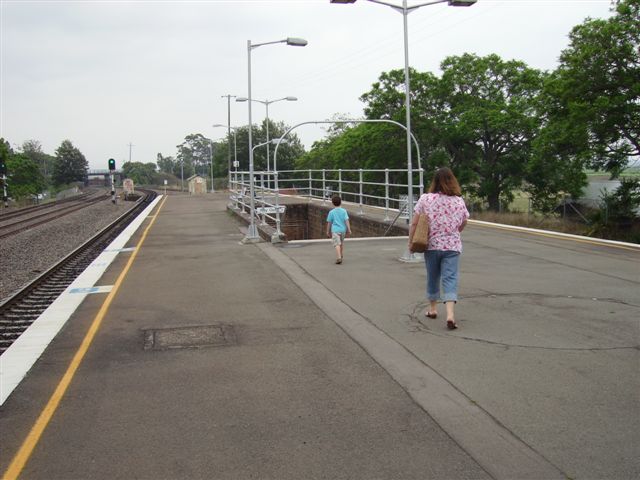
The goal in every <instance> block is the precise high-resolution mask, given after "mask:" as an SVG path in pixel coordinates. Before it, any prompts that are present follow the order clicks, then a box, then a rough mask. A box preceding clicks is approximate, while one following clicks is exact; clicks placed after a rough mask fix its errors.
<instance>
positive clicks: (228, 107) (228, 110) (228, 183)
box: [220, 95, 236, 188]
mask: <svg viewBox="0 0 640 480" xmlns="http://www.w3.org/2000/svg"><path fill="white" fill-rule="evenodd" d="M220 97H221V98H226V99H227V136H229V137H230V136H231V99H232V98H236V96H235V95H221V96H220ZM227 153H228V159H229V164H228V166H227V188H230V187H231V145H229V148H228V149H227Z"/></svg>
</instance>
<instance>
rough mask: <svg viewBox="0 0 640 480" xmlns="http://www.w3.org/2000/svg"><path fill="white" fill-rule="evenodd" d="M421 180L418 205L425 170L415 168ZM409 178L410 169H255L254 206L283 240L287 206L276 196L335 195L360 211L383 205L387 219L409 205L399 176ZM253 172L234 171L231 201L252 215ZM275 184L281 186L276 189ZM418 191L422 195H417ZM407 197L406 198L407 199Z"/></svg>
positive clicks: (327, 197) (416, 186)
mask: <svg viewBox="0 0 640 480" xmlns="http://www.w3.org/2000/svg"><path fill="white" fill-rule="evenodd" d="M412 173H413V174H414V175H417V176H418V178H419V180H418V182H417V184H416V183H414V184H413V186H412V187H413V188H414V195H413V199H414V204H415V202H416V201H417V200H418V198H419V197H420V195H422V193H423V192H424V187H423V184H424V170H423V169H422V168H419V169H415V170H413V172H412ZM399 178H405V179H407V178H408V175H407V170H406V169H389V168H386V169H377V170H364V169H338V170H328V169H321V170H319V169H311V170H281V171H278V172H264V171H262V172H261V171H258V172H256V171H254V195H255V198H254V209H255V215H256V220H259V221H260V224H261V225H266V224H267V220H270V221H271V222H272V223H273V224H274V225H275V228H276V233H275V235H274V236H277V238H278V239H279V238H280V237H281V235H282V232H281V230H280V215H281V214H282V213H284V210H285V206H284V205H281V204H279V202H277V199H276V195H277V194H279V195H286V194H289V195H294V196H299V197H303V198H307V199H308V201H311V200H312V199H318V200H321V201H322V203H325V202H327V201H330V200H331V197H332V196H333V195H335V194H337V195H340V197H341V198H342V200H344V201H345V202H349V203H352V204H356V205H358V206H359V211H358V213H359V214H360V215H362V214H363V213H364V211H363V207H364V206H375V207H379V208H383V209H384V212H385V217H384V220H385V221H390V219H391V218H390V214H389V212H390V211H393V212H394V215H396V216H397V214H398V212H400V211H401V210H405V209H406V207H407V191H408V188H409V187H408V185H407V183H399V182H398V180H397V179H399ZM249 179H250V177H249V172H245V171H239V172H232V180H231V196H230V200H231V202H232V204H233V205H234V207H235V208H236V209H242V210H244V211H246V212H248V213H249V214H251V198H250V193H249V192H250V188H249V187H250V181H249ZM274 185H278V191H277V192H276V190H275V188H273V186H274ZM415 193H417V194H418V195H415ZM403 197H404V198H403Z"/></svg>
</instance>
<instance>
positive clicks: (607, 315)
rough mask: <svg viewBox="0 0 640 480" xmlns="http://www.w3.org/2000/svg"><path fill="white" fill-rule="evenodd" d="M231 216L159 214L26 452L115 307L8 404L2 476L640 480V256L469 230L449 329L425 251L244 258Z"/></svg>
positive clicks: (391, 246)
mask: <svg viewBox="0 0 640 480" xmlns="http://www.w3.org/2000/svg"><path fill="white" fill-rule="evenodd" d="M225 206H226V198H225V197H224V196H223V194H215V195H207V196H204V197H189V196H186V195H171V196H169V197H168V198H167V200H166V202H164V203H161V206H160V208H159V213H158V214H157V218H155V223H154V224H153V225H152V226H151V228H150V229H149V231H148V235H147V237H146V238H145V239H144V243H143V244H142V246H141V248H140V250H139V252H138V254H137V257H136V258H135V259H134V261H133V263H132V265H131V267H130V269H128V270H127V268H128V267H127V266H126V264H127V260H128V258H127V254H126V253H123V254H121V258H118V259H117V260H116V261H115V262H114V263H113V264H112V266H111V267H110V268H109V270H107V272H106V273H105V275H104V278H103V279H101V281H100V284H103V285H112V284H114V283H116V279H117V278H118V276H120V275H121V274H122V272H128V273H126V276H124V280H123V282H122V284H121V286H120V287H119V289H118V290H117V292H116V293H115V295H114V297H113V301H112V303H111V305H110V306H108V309H107V310H106V313H104V320H103V322H102V324H101V325H100V327H99V330H98V331H97V334H96V337H95V339H94V341H93V343H92V344H91V345H90V347H89V348H88V350H87V353H86V355H85V357H84V358H83V359H82V362H81V363H80V365H79V368H78V370H77V372H76V374H75V377H73V379H72V381H71V383H70V386H69V388H68V390H67V391H66V393H65V394H64V396H63V397H62V398H61V401H60V403H59V405H58V406H57V408H56V409H55V411H54V412H53V414H52V416H51V419H50V421H48V422H47V423H46V425H45V428H44V429H43V433H42V435H41V436H40V437H39V438H38V439H37V440H36V441H35V442H32V444H31V445H28V446H27V447H28V448H27V450H25V445H24V444H23V442H24V440H25V438H26V437H27V434H28V433H29V431H30V430H31V428H32V426H33V425H34V423H35V421H36V419H37V418H38V416H39V415H40V413H41V412H42V411H43V409H44V408H45V405H46V404H47V402H48V401H49V397H50V396H51V394H52V392H53V391H54V389H55V387H56V385H58V383H59V382H60V379H61V377H62V375H63V374H64V372H65V371H66V369H67V367H68V365H69V363H70V362H72V361H73V360H72V358H73V356H74V355H75V354H76V351H77V350H78V347H79V345H80V343H81V342H82V339H83V338H84V336H85V334H86V332H87V330H88V329H89V325H90V324H91V323H92V321H93V320H94V318H95V317H96V315H97V314H98V313H99V311H100V309H101V307H103V302H104V300H105V297H104V295H101V294H95V295H91V296H89V297H87V299H86V300H85V302H84V303H83V304H82V305H81V307H80V308H79V309H78V310H77V311H76V313H75V314H74V316H73V317H72V318H71V319H70V321H69V322H68V324H67V325H66V327H65V328H64V329H63V330H62V332H61V333H60V334H59V335H58V337H57V338H56V339H55V340H54V342H53V343H52V344H51V345H50V346H49V348H48V349H47V350H46V351H45V353H44V355H43V356H42V357H41V359H40V360H39V361H38V362H37V363H36V365H35V366H34V368H33V369H32V370H31V372H30V374H29V376H28V377H27V378H26V379H25V381H23V383H22V384H21V385H20V386H19V387H18V388H17V389H16V390H15V391H14V393H13V394H12V395H11V396H10V397H9V399H8V400H7V402H6V403H5V404H4V405H3V406H2V407H0V431H2V450H1V452H0V468H2V471H3V472H5V471H6V469H7V467H8V466H9V464H10V463H11V462H12V461H13V460H15V455H16V452H18V451H20V452H23V453H24V452H26V454H27V455H28V458H27V459H26V461H25V463H24V468H22V469H21V470H20V472H19V473H20V475H21V477H22V478H47V479H52V478H60V479H62V478H65V479H67V478H95V479H101V478H123V479H125V478H127V479H128V478H145V479H146V478H149V479H158V478H163V479H164V478H167V479H169V478H171V479H173V478H274V479H275V478H278V479H279V478H283V479H284V478H287V479H288V478H291V479H304V478H310V479H313V478H362V479H372V478H381V479H382V478H384V479H404V478H434V479H456V478H505V479H506V478H532V479H538V478H573V479H581V478H584V479H591V478H593V479H596V478H607V479H632V478H638V477H640V460H639V459H640V433H639V432H640V369H639V367H640V347H639V344H640V302H639V300H638V299H639V298H640V297H639V295H638V291H639V289H638V286H639V284H640V262H639V260H640V253H638V252H637V251H634V250H632V249H628V250H627V249H624V248H618V247H612V246H602V245H597V242H595V243H583V242H579V241H575V240H571V239H558V238H554V237H552V236H542V235H532V234H528V233H522V232H514V231H508V230H498V229H494V228H490V227H488V226H484V225H470V226H469V227H468V228H467V229H466V230H465V232H464V234H463V243H464V248H465V251H464V253H463V257H462V260H461V289H460V302H459V303H458V305H457V307H456V314H457V315H456V316H457V320H458V322H459V324H460V325H461V328H460V329H458V330H456V331H452V332H450V331H447V330H446V329H445V328H444V318H443V315H444V309H443V308H441V309H440V315H441V316H440V317H439V318H438V319H435V320H430V319H426V318H425V317H424V315H423V311H424V307H425V300H424V290H425V269H424V265H423V264H422V263H404V262H400V261H398V258H399V257H400V256H402V254H403V252H404V250H405V247H406V245H405V244H406V239H403V238H395V239H376V240H359V239H353V240H351V241H349V240H347V243H346V246H345V260H344V263H343V264H342V265H336V264H335V263H334V262H333V255H334V253H333V249H332V247H331V245H330V243H329V242H328V241H320V242H318V241H315V242H313V241H312V242H292V243H289V244H285V245H281V246H273V245H271V244H267V243H261V244H248V245H240V244H239V241H240V240H241V239H242V234H241V231H240V228H239V224H238V223H237V222H236V220H235V219H234V218H233V217H232V216H231V215H229V214H228V213H227V212H226V211H225ZM141 235H142V232H139V233H138V234H137V235H136V236H135V237H134V238H133V239H132V240H131V242H130V246H135V245H136V244H137V242H139V241H140V239H141ZM103 310H104V308H103ZM21 446H22V447H23V448H22V449H21Z"/></svg>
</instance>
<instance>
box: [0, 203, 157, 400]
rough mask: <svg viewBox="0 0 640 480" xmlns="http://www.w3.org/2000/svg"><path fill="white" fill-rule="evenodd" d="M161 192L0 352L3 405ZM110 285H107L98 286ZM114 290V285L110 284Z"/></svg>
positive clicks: (146, 215)
mask: <svg viewBox="0 0 640 480" xmlns="http://www.w3.org/2000/svg"><path fill="white" fill-rule="evenodd" d="M161 198H162V195H158V197H156V199H155V200H154V201H153V202H151V204H150V205H149V206H148V207H147V208H145V209H144V211H143V212H142V213H141V214H140V215H138V216H137V217H136V218H135V219H134V220H133V222H131V223H130V224H129V226H127V228H125V229H124V230H123V231H122V233H120V235H118V237H117V238H116V239H115V240H113V241H112V242H111V243H110V244H109V246H108V247H107V248H106V249H105V250H104V251H103V252H102V253H101V254H100V255H98V257H97V258H96V259H95V260H94V261H93V262H92V263H91V264H90V265H89V266H88V267H87V268H86V269H85V270H84V272H82V273H81V274H80V275H79V276H78V278H76V279H75V280H74V281H73V283H72V284H71V285H69V287H67V289H66V290H65V291H64V292H62V294H60V296H59V297H58V298H57V299H56V300H55V301H54V302H53V303H52V304H51V305H49V307H48V308H47V309H46V310H45V311H44V312H42V314H41V315H40V316H39V317H38V318H37V319H36V321H35V322H33V323H32V324H31V326H30V327H29V328H28V329H27V330H25V332H24V333H23V334H22V335H20V337H18V339H17V340H16V341H15V342H13V344H12V345H11V346H10V347H9V348H8V349H7V350H5V352H4V353H3V354H2V355H0V405H2V404H4V402H5V400H6V399H7V398H8V397H9V395H10V394H11V392H13V390H14V389H15V388H16V387H17V386H18V385H19V384H20V382H21V381H22V379H23V378H24V377H25V376H26V375H27V373H28V372H29V370H30V369H31V367H32V366H33V364H34V363H35V362H36V360H38V358H39V357H40V355H42V352H44V350H45V349H46V348H47V346H48V345H49V343H51V341H52V340H53V339H54V338H55V336H56V335H57V334H58V332H59V331H60V329H61V328H62V327H63V326H64V324H65V323H66V322H67V320H69V318H70V317H71V315H72V314H73V312H75V311H76V308H78V306H79V305H80V304H81V303H82V301H83V300H84V298H85V297H86V296H87V295H88V294H90V293H95V292H88V291H78V290H87V289H92V288H93V285H95V283H96V282H97V281H98V280H99V279H100V277H102V274H103V273H104V272H105V270H106V269H107V267H108V266H109V265H110V264H111V262H113V260H114V259H115V258H116V257H117V256H118V253H120V251H121V250H122V249H123V248H124V246H125V245H126V243H127V242H128V241H129V239H130V238H131V236H132V235H133V234H134V233H135V231H136V230H137V229H138V228H139V227H140V225H142V222H143V221H144V220H145V219H146V218H147V217H148V216H149V213H150V212H151V211H152V210H153V209H154V208H155V206H156V205H157V203H158V202H159V201H160V200H161ZM96 288H107V287H96ZM108 288H109V289H110V287H108Z"/></svg>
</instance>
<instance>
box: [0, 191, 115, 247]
mask: <svg viewBox="0 0 640 480" xmlns="http://www.w3.org/2000/svg"><path fill="white" fill-rule="evenodd" d="M107 198H109V197H108V196H107V195H106V194H104V193H102V192H100V193H97V194H87V195H83V196H81V197H76V198H74V199H73V200H71V201H69V202H64V205H60V204H57V205H56V204H53V207H58V208H54V209H51V208H48V209H47V208H43V210H45V211H44V212H41V211H40V210H31V209H29V211H28V212H12V213H10V214H7V215H11V217H10V218H9V219H7V218H6V217H5V216H4V215H3V216H0V239H1V238H5V237H10V236H11V235H15V234H17V233H20V232H24V231H25V230H29V229H31V228H33V227H37V226H38V225H43V224H45V223H48V222H51V221H53V220H56V219H58V218H60V217H64V216H65V215H69V214H70V213H73V212H77V211H78V210H82V209H83V208H87V207H90V206H91V205H93V204H94V203H98V202H101V201H104V200H106V199H107ZM67 203H68V204H67ZM42 207H45V205H42Z"/></svg>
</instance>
